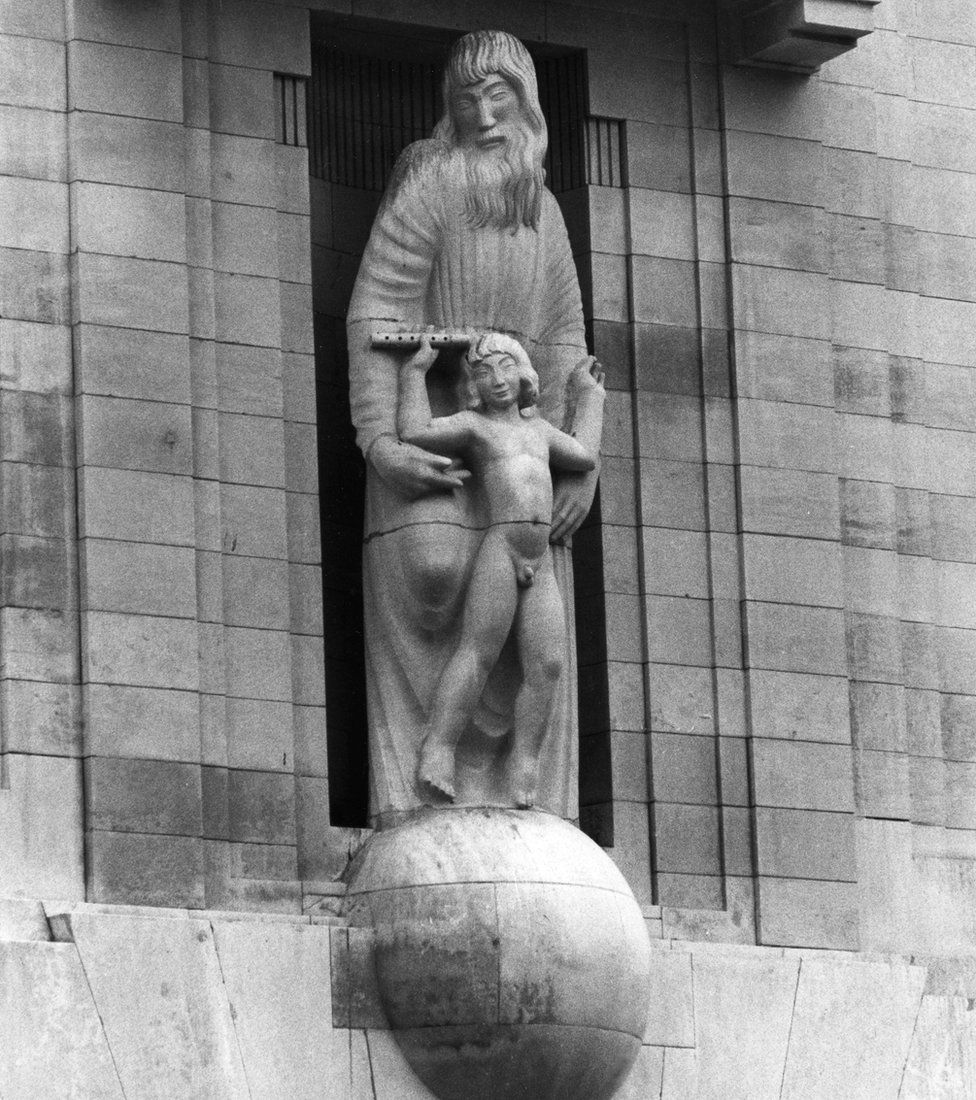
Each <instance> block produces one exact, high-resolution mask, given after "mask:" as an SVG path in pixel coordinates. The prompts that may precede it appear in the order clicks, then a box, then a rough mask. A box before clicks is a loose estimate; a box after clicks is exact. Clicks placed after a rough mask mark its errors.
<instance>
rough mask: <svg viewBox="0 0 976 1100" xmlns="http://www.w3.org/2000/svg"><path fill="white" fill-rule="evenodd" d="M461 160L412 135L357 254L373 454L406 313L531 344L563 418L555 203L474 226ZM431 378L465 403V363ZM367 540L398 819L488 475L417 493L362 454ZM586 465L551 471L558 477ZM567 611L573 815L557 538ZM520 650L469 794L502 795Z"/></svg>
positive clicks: (372, 630) (358, 362)
mask: <svg viewBox="0 0 976 1100" xmlns="http://www.w3.org/2000/svg"><path fill="white" fill-rule="evenodd" d="M464 182H465V176H464V163H463V157H462V154H461V153H460V151H459V150H457V149H453V148H452V147H450V146H448V145H446V144H444V143H442V142H439V141H434V140H430V141H421V142H416V143H415V144H413V145H411V146H409V147H408V148H407V149H406V150H405V151H404V153H403V154H402V155H401V158H400V160H399V162H398V164H397V166H396V168H395V170H394V174H393V177H392V179H391V182H390V185H389V187H388V188H387V192H386V195H385V196H384V199H383V203H382V205H381V207H380V210H379V212H378V214H377V216H376V220H375V222H374V223H373V228H372V233H371V235H370V239H369V243H368V244H367V246H366V250H365V252H364V254H363V259H362V263H361V266H360V269H359V275H358V277H357V280H356V285H355V288H354V291H353V295H352V300H351V303H350V308H349V314H348V318H347V331H348V339H349V361H350V403H351V409H352V418H353V423H354V424H355V426H356V430H357V442H358V444H359V446H360V448H361V450H362V451H363V453H364V454H365V455H367V456H368V453H369V449H370V446H371V445H372V444H373V442H374V441H375V440H376V439H377V438H378V437H379V436H380V435H384V434H388V435H395V434H396V408H397V395H398V369H399V366H400V363H401V362H402V361H403V352H399V353H396V352H390V351H386V350H378V349H373V348H371V346H370V336H371V334H372V333H373V332H376V331H383V330H395V329H398V328H401V327H403V326H407V327H411V328H423V327H425V326H426V325H434V326H435V327H436V328H437V329H471V330H476V331H486V330H495V331H502V332H506V333H508V334H510V335H512V336H514V337H515V338H516V339H517V340H519V342H520V343H522V345H523V346H524V347H525V349H526V351H527V352H528V355H529V357H530V359H531V361H532V364H533V366H534V367H535V368H536V371H537V372H538V374H539V379H540V399H539V412H540V413H541V415H543V416H545V417H546V418H547V419H548V420H549V421H550V422H551V423H553V424H554V425H556V426H557V427H560V428H565V427H567V426H569V421H570V420H571V418H572V413H573V408H572V406H573V394H572V393H571V392H570V390H569V387H568V386H567V382H568V379H569V377H570V374H571V373H572V370H573V368H574V367H575V366H576V364H577V363H578V362H579V361H580V359H581V358H583V357H584V356H585V355H586V345H585V338H584V332H583V314H582V308H581V305H580V292H579V283H578V280H577V275H576V268H575V266H574V264H573V259H572V255H571V252H570V248H569V241H568V238H567V235H566V228H565V224H564V222H563V218H562V214H561V213H560V211H559V207H558V206H557V204H556V200H555V199H554V197H553V196H552V194H551V193H550V192H549V191H548V190H546V191H544V193H543V200H542V210H541V215H540V218H539V224H538V228H537V229H533V228H529V227H526V226H519V227H518V228H517V229H514V230H513V229H511V228H507V229H499V228H496V227H492V226H486V227H481V228H473V227H471V226H470V225H469V224H468V221H467V219H466V216H465V208H464ZM443 359H448V361H447V362H446V363H445V365H444V369H442V370H440V371H438V369H437V367H435V369H434V371H433V372H432V373H431V374H430V375H429V376H428V389H429V391H430V397H431V405H432V408H433V411H434V414H435V415H444V414H447V413H450V412H454V411H456V410H457V409H458V408H461V407H463V406H464V391H463V386H462V385H461V381H460V374H459V365H458V363H457V358H456V356H455V359H454V362H453V363H452V362H450V361H449V358H448V357H445V356H442V360H443ZM367 466H368V474H367V489H366V522H365V538H364V553H363V574H364V576H363V581H364V613H365V628H366V679H367V702H368V712H369V736H370V786H371V791H370V796H371V813H372V815H373V818H374V821H375V822H376V823H377V824H380V825H382V824H386V823H392V822H393V821H395V820H397V819H399V818H400V817H401V816H402V814H403V813H404V812H407V811H410V810H412V809H415V808H417V807H419V806H421V805H423V804H425V803H426V802H427V801H428V800H429V799H428V796H427V794H426V792H425V791H424V790H422V789H420V787H419V786H418V783H417V779H416V774H415V773H416V766H417V754H418V750H419V746H420V743H421V741H422V740H423V737H424V734H425V732H426V721H427V717H428V711H429V707H430V704H431V701H432V698H433V694H434V689H435V687H436V684H437V679H438V677H439V675H440V672H441V670H442V669H443V667H444V665H445V663H446V661H447V660H448V658H449V656H450V655H451V653H452V652H453V651H454V649H455V648H456V646H457V641H458V636H459V627H460V621H461V613H462V610H463V607H464V592H465V588H466V585H467V580H468V577H469V575H470V569H471V565H472V563H473V560H474V555H475V553H476V551H477V548H478V545H479V544H480V541H481V538H482V536H483V532H484V525H485V522H486V520H485V507H484V500H483V497H482V493H481V487H480V486H479V485H478V483H477V478H475V477H472V478H471V479H470V480H469V481H468V482H467V483H466V484H465V486H464V488H462V489H456V490H454V491H453V492H437V493H430V494H427V495H425V496H422V497H420V498H418V499H409V498H407V497H405V496H403V495H402V494H401V493H399V492H398V491H397V490H396V489H395V488H393V487H392V486H390V485H389V484H388V483H387V482H385V481H383V480H382V479H381V478H380V477H379V475H378V474H377V473H376V471H375V470H374V469H373V468H372V467H371V466H370V465H369V463H368V461H367ZM573 476H579V475H557V477H556V487H557V490H558V486H559V479H560V477H573ZM552 552H553V563H554V568H555V572H556V578H557V582H558V583H559V586H560V590H561V592H562V594H563V602H564V607H565V610H566V635H565V640H564V645H565V652H564V658H565V660H564V668H563V673H562V677H561V680H560V683H559V685H558V687H557V703H556V706H555V708H554V713H553V718H552V721H551V723H550V729H549V731H548V733H547V736H546V739H545V742H544V746H543V750H542V760H541V770H540V771H541V781H540V790H539V804H540V806H541V807H543V808H545V809H549V810H551V811H553V812H555V813H558V814H561V815H562V816H564V817H568V818H575V817H576V816H577V794H576V781H577V764H576V744H575V742H576V699H575V660H574V656H575V646H574V643H573V615H572V606H573V605H572V572H571V562H570V557H569V551H568V549H567V548H566V547H560V546H557V547H553V548H552ZM520 679H521V676H520V672H519V665H518V654H517V651H516V647H515V645H514V641H513V640H512V639H510V641H509V643H508V644H507V645H506V648H505V650H504V651H503V653H502V656H501V658H500V660H499V662H498V665H497V667H496V668H495V670H494V671H493V672H492V674H491V675H490V677H489V680H488V684H487V685H486V688H485V691H484V693H483V696H482V699H481V702H480V704H479V706H478V709H477V712H476V714H475V716H474V718H473V720H472V722H471V723H470V725H469V727H468V729H467V730H466V731H465V733H464V734H463V735H462V738H461V741H460V742H459V745H458V751H457V774H456V787H457V799H456V801H457V802H458V803H460V804H496V803H497V804H506V803H507V801H508V800H507V797H506V795H505V790H504V760H505V756H506V755H507V751H508V745H509V742H510V734H511V727H512V718H513V704H514V697H515V693H516V691H517V689H518V686H519V683H520Z"/></svg>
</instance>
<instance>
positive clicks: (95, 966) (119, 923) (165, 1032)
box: [71, 913, 248, 1100]
mask: <svg viewBox="0 0 976 1100" xmlns="http://www.w3.org/2000/svg"><path fill="white" fill-rule="evenodd" d="M71 926H72V931H73V933H74V939H75V944H76V945H77V949H78V953H79V954H80V956H81V960H82V965H83V966H84V968H85V973H86V975H87V977H88V982H89V985H90V986H91V989H92V993H93V995H94V999H95V1004H96V1006H97V1008H98V1012H99V1015H100V1017H101V1019H102V1024H103V1026H104V1029H105V1034H106V1035H107V1036H108V1040H109V1043H110V1044H111V1048H112V1055H113V1057H114V1060H115V1065H116V1069H117V1070H118V1074H119V1078H120V1080H121V1081H122V1086H123V1088H124V1090H125V1092H126V1093H127V1094H128V1093H133V1092H134V1093H137V1094H139V1095H145V1096H146V1097H150V1096H158V1097H163V1096H166V1095H171V1086H172V1083H173V1082H174V1081H184V1082H186V1087H188V1088H193V1087H195V1088H197V1089H200V1090H201V1091H202V1092H203V1093H204V1094H205V1095H207V1096H212V1097H214V1100H217V1098H222V1097H227V1098H230V1097H234V1096H238V1095H244V1094H246V1093H247V1091H248V1086H247V1079H246V1076H245V1070H244V1066H243V1065H242V1060H241V1052H240V1048H239V1045H238V1041H237V1037H236V1034H235V1030H234V1021H233V1016H232V1014H231V1008H230V1003H229V999H228V993H227V989H226V987H225V985H224V981H223V978H222V975H221V966H220V962H219V960H218V957H217V952H216V950H215V948H214V941H213V936H212V934H211V928H210V925H209V923H207V922H206V921H197V920H185V919H183V920H180V919H175V920H174V919H172V918H161V919H155V920H154V919H152V918H149V917H128V916H121V915H119V916H108V915H104V914H97V915H96V914H85V913H81V914H73V915H72V918H71Z"/></svg>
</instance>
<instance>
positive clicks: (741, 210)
mask: <svg viewBox="0 0 976 1100" xmlns="http://www.w3.org/2000/svg"><path fill="white" fill-rule="evenodd" d="M728 220H729V232H730V235H731V247H732V259H733V261H734V262H736V263H743V264H761V265H764V266H768V267H782V268H789V269H790V270H793V271H814V272H816V271H825V270H826V266H827V259H828V257H827V255H826V249H825V247H824V238H825V228H826V226H825V219H824V214H823V211H822V210H820V209H818V208H816V207H814V206H809V205H804V206H801V205H798V204H797V203H788V202H771V201H769V200H763V199H736V198H733V199H731V200H730V201H729V214H728Z"/></svg>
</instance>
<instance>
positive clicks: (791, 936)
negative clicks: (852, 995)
mask: <svg viewBox="0 0 976 1100" xmlns="http://www.w3.org/2000/svg"><path fill="white" fill-rule="evenodd" d="M758 942H759V943H762V944H769V945H782V946H786V947H818V948H821V947H822V948H828V949H831V950H847V951H856V950H857V948H858V908H857V887H856V886H855V885H854V884H853V883H849V882H815V881H812V880H804V879H783V878H766V877H762V878H760V879H759V930H758Z"/></svg>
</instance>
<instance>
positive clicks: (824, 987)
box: [782, 958, 925, 1100]
mask: <svg viewBox="0 0 976 1100" xmlns="http://www.w3.org/2000/svg"><path fill="white" fill-rule="evenodd" d="M924 982H925V971H924V969H923V968H922V967H911V966H906V965H905V964H904V963H902V962H891V963H867V962H863V963H862V962H858V963H840V962H837V961H835V960H832V959H823V958H805V959H803V961H802V963H801V965H800V981H799V985H798V987H797V994H796V1003H795V1005H794V1008H793V1026H792V1029H791V1032H790V1045H789V1052H788V1054H787V1058H786V1069H785V1073H784V1076H783V1090H782V1095H783V1097H784V1098H788V1100H798V1098H799V1097H812V1096H818V1095H833V1096H837V1097H841V1096H844V1097H848V1096H849V1097H852V1098H853V1097H858V1100H860V1098H861V1097H864V1098H865V1100H869V1098H870V1100H874V1098H877V1100H881V1098H882V1097H888V1096H895V1095H896V1094H897V1092H898V1089H899V1086H900V1085H901V1080H902V1074H903V1072H904V1068H905V1062H906V1060H907V1057H908V1052H909V1048H910V1044H911V1039H912V1032H913V1030H914V1027H915V1018H916V1015H917V1013H918V1008H919V1002H920V1000H921V996H922V989H923V987H924Z"/></svg>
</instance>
